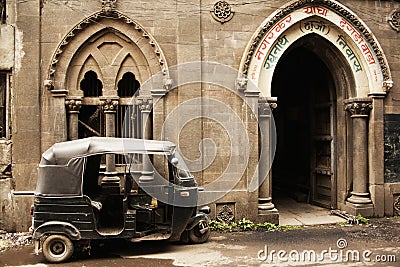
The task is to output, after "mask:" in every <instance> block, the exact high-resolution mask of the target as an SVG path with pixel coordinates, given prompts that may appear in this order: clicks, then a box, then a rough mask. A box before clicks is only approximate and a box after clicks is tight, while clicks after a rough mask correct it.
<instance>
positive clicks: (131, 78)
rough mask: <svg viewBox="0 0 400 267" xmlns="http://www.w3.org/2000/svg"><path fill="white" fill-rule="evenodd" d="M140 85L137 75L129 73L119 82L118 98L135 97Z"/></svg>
mask: <svg viewBox="0 0 400 267" xmlns="http://www.w3.org/2000/svg"><path fill="white" fill-rule="evenodd" d="M139 87H140V83H139V82H138V81H137V80H136V78H135V75H134V74H133V73H132V72H127V73H125V74H124V75H123V76H122V79H121V80H119V82H118V96H119V97H131V96H134V94H135V93H136V91H137V90H139Z"/></svg>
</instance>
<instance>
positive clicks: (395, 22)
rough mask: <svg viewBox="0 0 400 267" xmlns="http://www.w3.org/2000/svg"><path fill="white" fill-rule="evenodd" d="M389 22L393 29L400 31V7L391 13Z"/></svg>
mask: <svg viewBox="0 0 400 267" xmlns="http://www.w3.org/2000/svg"><path fill="white" fill-rule="evenodd" d="M388 22H389V24H390V26H391V27H392V28H393V30H395V31H397V32H400V9H396V10H394V11H392V12H391V13H390V19H388Z"/></svg>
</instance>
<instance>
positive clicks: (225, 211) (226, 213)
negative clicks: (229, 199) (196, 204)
mask: <svg viewBox="0 0 400 267" xmlns="http://www.w3.org/2000/svg"><path fill="white" fill-rule="evenodd" d="M234 219H235V215H234V213H233V210H232V209H231V208H230V207H229V206H228V205H223V206H222V207H220V208H219V209H218V211H217V220H219V221H221V222H224V223H226V224H229V223H231V222H232V221H233V220H234Z"/></svg>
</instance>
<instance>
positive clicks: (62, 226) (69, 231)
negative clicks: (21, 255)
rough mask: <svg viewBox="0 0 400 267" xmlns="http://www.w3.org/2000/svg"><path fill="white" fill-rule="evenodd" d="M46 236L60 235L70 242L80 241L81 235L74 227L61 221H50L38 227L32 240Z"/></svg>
mask: <svg viewBox="0 0 400 267" xmlns="http://www.w3.org/2000/svg"><path fill="white" fill-rule="evenodd" d="M46 234H62V235H66V236H68V238H69V239H71V240H79V239H81V233H80V232H79V230H78V229H77V228H76V227H75V226H73V225H72V224H70V223H67V222H61V221H50V222H45V223H44V224H42V225H40V226H39V227H38V228H36V229H35V230H34V232H33V239H40V238H41V237H42V236H43V235H46Z"/></svg>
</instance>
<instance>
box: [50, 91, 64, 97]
mask: <svg viewBox="0 0 400 267" xmlns="http://www.w3.org/2000/svg"><path fill="white" fill-rule="evenodd" d="M50 91H51V95H52V96H53V97H66V96H67V95H68V90H66V89H53V90H50Z"/></svg>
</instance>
